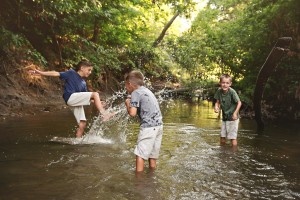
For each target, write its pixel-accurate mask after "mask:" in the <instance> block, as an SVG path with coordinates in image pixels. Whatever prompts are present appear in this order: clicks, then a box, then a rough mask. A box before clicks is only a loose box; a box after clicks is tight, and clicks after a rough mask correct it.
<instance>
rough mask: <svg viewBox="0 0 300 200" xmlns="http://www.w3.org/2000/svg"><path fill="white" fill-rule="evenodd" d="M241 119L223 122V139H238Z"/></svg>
mask: <svg viewBox="0 0 300 200" xmlns="http://www.w3.org/2000/svg"><path fill="white" fill-rule="evenodd" d="M239 121H240V120H239V119H237V120H234V121H222V128H221V137H225V138H227V139H231V140H233V139H236V138H237V132H238V125H239Z"/></svg>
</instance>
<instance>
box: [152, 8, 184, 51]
mask: <svg viewBox="0 0 300 200" xmlns="http://www.w3.org/2000/svg"><path fill="white" fill-rule="evenodd" d="M178 16H179V12H177V13H176V14H175V15H174V16H173V17H172V19H170V21H169V22H168V23H167V24H166V25H165V27H164V29H163V30H162V32H161V33H160V35H159V36H158V38H157V39H156V40H155V41H154V42H153V44H152V47H154V48H155V47H157V45H158V44H159V43H160V42H161V41H162V40H163V39H164V37H165V35H166V32H167V30H168V29H169V28H170V26H171V25H172V24H173V22H174V21H175V19H176V18H177V17H178Z"/></svg>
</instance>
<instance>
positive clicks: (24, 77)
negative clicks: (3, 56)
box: [0, 62, 66, 120]
mask: <svg viewBox="0 0 300 200" xmlns="http://www.w3.org/2000/svg"><path fill="white" fill-rule="evenodd" d="M36 67H37V66H35V65H33V64H29V63H23V64H21V65H20V64H16V63H15V65H13V66H12V65H5V63H4V62H3V63H2V65H1V73H0V110H1V112H0V119H1V120H4V119H6V118H8V117H21V116H24V115H35V114H37V113H39V112H54V111H56V110H59V109H63V108H65V107H66V104H65V102H64V100H63V98H62V83H61V81H60V80H59V79H58V78H57V77H33V76H32V75H30V74H29V73H28V70H30V69H34V68H36Z"/></svg>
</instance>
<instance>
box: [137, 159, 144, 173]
mask: <svg viewBox="0 0 300 200" xmlns="http://www.w3.org/2000/svg"><path fill="white" fill-rule="evenodd" d="M135 164H136V172H142V171H144V159H143V158H141V157H139V156H136V162H135Z"/></svg>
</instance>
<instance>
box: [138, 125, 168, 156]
mask: <svg viewBox="0 0 300 200" xmlns="http://www.w3.org/2000/svg"><path fill="white" fill-rule="evenodd" d="M162 135H163V126H162V125H161V126H155V127H149V128H140V133H139V136H138V141H137V146H136V147H135V150H134V154H135V155H137V156H139V157H141V158H143V159H145V160H147V159H149V158H154V159H157V158H158V156H159V151H160V146H161V140H162Z"/></svg>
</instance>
